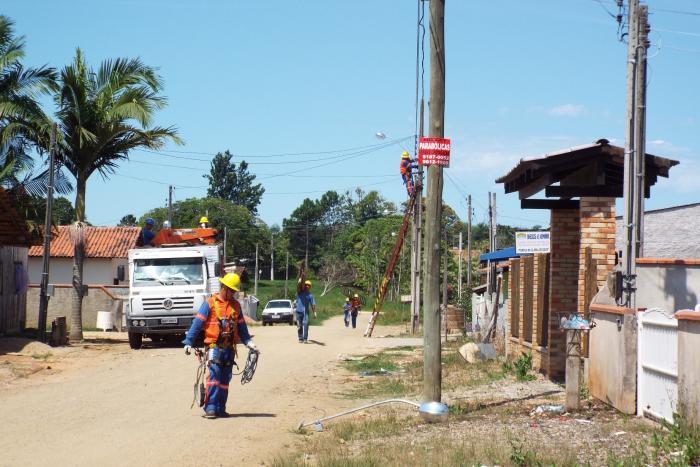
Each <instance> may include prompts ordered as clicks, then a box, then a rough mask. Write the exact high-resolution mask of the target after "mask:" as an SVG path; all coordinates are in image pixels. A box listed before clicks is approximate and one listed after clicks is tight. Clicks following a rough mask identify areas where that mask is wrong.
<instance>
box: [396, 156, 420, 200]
mask: <svg viewBox="0 0 700 467" xmlns="http://www.w3.org/2000/svg"><path fill="white" fill-rule="evenodd" d="M416 167H417V164H416V161H415V160H414V159H411V155H410V154H409V153H408V151H404V152H402V153H401V165H400V166H399V170H400V172H401V178H402V179H403V184H404V185H406V192H407V193H408V196H409V197H410V196H412V195H413V189H414V188H413V174H412V173H411V170H412V169H414V168H416Z"/></svg>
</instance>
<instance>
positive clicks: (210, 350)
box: [182, 294, 251, 416]
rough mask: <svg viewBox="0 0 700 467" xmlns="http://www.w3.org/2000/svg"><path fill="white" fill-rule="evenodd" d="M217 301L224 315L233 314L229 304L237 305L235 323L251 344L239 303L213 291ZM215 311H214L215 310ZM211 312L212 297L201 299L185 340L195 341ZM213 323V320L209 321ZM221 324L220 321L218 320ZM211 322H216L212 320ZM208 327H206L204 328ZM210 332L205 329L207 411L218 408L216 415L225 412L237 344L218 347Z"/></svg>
mask: <svg viewBox="0 0 700 467" xmlns="http://www.w3.org/2000/svg"><path fill="white" fill-rule="evenodd" d="M211 299H213V300H214V301H216V304H217V306H219V310H220V311H219V313H220V315H221V316H224V317H225V316H231V317H232V316H233V314H232V310H231V309H230V308H227V307H231V308H235V309H236V310H237V311H238V317H237V319H236V320H235V323H231V324H234V325H235V326H236V329H235V331H236V335H237V336H238V338H240V340H241V342H242V343H243V344H246V345H247V344H248V342H250V340H251V337H250V333H249V332H248V326H247V325H246V323H245V317H244V316H243V313H242V312H240V309H241V308H240V305H239V304H238V302H237V301H236V302H235V304H231V303H227V302H226V301H224V300H221V298H220V297H219V295H218V294H217V295H214V296H212V297H211V298H210V300H211ZM214 313H215V312H214ZM211 314H212V310H211V307H210V306H209V300H206V301H205V302H204V303H202V306H201V307H200V308H199V312H198V313H197V315H196V316H195V319H194V320H193V321H192V325H191V326H190V329H189V330H188V331H187V335H186V336H185V340H184V341H182V343H183V344H185V345H189V346H192V343H193V342H194V340H195V339H196V338H197V336H198V335H199V333H200V332H201V331H202V329H203V328H204V327H205V324H206V323H207V322H208V321H209V316H210V315H211ZM216 318H217V316H216V315H215V316H214V321H218V320H217V319H216ZM209 322H210V323H211V321H209ZM216 325H218V323H217V324H216ZM208 326H213V323H212V324H209V325H208ZM205 331H206V330H205ZM207 336H208V333H207V332H205V345H206V347H207V363H208V365H209V378H208V380H207V383H206V384H207V397H206V404H205V406H204V411H205V413H210V412H212V411H213V412H215V413H216V414H217V415H219V416H220V415H224V414H225V413H226V401H227V400H228V387H229V382H230V381H231V376H232V373H233V365H234V364H235V361H234V358H235V356H236V350H235V344H233V345H229V346H227V347H219V345H218V344H217V343H216V342H207V340H208V339H209V338H208V337H207Z"/></svg>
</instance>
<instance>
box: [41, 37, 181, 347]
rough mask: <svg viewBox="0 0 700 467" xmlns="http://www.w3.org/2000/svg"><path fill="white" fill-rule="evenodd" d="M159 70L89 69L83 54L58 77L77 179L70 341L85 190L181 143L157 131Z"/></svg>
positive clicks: (114, 65) (66, 157) (65, 152)
mask: <svg viewBox="0 0 700 467" xmlns="http://www.w3.org/2000/svg"><path fill="white" fill-rule="evenodd" d="M162 87H163V84H162V81H161V79H160V77H159V76H158V75H157V74H156V72H155V69H154V68H151V67H149V66H147V65H145V64H144V63H143V62H141V60H139V59H128V58H117V59H115V60H105V61H104V62H102V64H101V65H100V67H99V69H98V70H93V69H92V68H89V67H88V65H87V63H86V62H85V59H84V58H83V54H82V52H81V51H80V49H77V50H76V53H75V58H74V60H73V63H71V64H70V65H67V66H65V67H64V68H63V69H62V70H61V72H60V77H59V91H58V92H57V93H56V96H55V101H56V106H57V108H58V112H57V117H58V121H59V131H60V135H59V141H60V142H61V144H60V145H59V151H58V153H59V160H60V162H61V163H62V164H63V166H64V167H66V168H67V169H68V171H69V172H70V173H71V174H72V175H73V176H74V177H75V181H76V195H75V217H76V223H75V224H74V227H73V230H72V239H73V243H74V246H75V255H74V262H73V299H72V307H71V332H70V337H71V339H73V340H74V341H79V340H81V339H82V337H83V332H82V301H83V255H84V250H85V243H84V239H85V236H84V232H83V228H84V221H85V191H86V187H87V181H88V179H89V178H90V176H92V175H93V174H94V173H95V172H98V173H99V174H100V175H101V176H102V177H108V176H109V175H110V174H112V173H114V171H115V170H116V169H117V167H118V166H119V163H120V162H123V161H125V160H127V159H128V157H129V152H130V151H131V150H133V149H136V148H141V147H146V148H150V149H158V148H160V147H162V146H163V145H164V144H165V142H166V141H168V140H171V141H175V142H176V143H179V142H180V140H179V138H178V137H177V133H176V130H175V128H174V127H168V128H163V127H159V126H153V125H152V120H153V116H154V114H155V112H156V111H157V110H159V109H161V108H163V107H164V106H165V105H166V99H165V97H163V96H162V95H161V94H160V91H161V90H162Z"/></svg>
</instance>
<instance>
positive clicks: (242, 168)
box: [204, 150, 265, 215]
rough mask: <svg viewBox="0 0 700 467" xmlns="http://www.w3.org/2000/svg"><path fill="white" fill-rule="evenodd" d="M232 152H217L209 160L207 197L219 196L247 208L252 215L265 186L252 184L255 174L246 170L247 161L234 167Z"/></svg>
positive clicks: (255, 212)
mask: <svg viewBox="0 0 700 467" xmlns="http://www.w3.org/2000/svg"><path fill="white" fill-rule="evenodd" d="M232 159H233V154H231V153H230V152H229V151H228V150H226V151H224V152H223V153H221V152H220V153H217V154H216V156H214V159H212V161H211V168H210V169H209V175H204V178H206V179H207V180H209V190H207V196H208V197H209V198H221V199H225V200H228V201H232V202H234V203H236V204H240V205H242V206H245V207H246V208H248V210H249V211H250V212H252V213H253V215H257V214H258V205H259V204H260V200H261V199H262V195H263V193H265V188H263V186H262V185H261V184H260V183H257V184H254V183H253V182H254V181H255V175H253V174H251V173H250V172H248V163H247V162H246V161H241V163H240V164H238V167H236V164H235V163H234V162H232Z"/></svg>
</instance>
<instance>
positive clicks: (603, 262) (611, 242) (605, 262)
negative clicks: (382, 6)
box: [577, 198, 615, 313]
mask: <svg viewBox="0 0 700 467" xmlns="http://www.w3.org/2000/svg"><path fill="white" fill-rule="evenodd" d="M586 247H590V248H591V253H592V258H593V260H595V263H596V279H597V282H598V287H599V288H600V287H603V286H604V285H605V281H606V279H607V277H608V273H610V271H612V270H613V267H614V266H615V198H581V244H580V253H579V262H580V264H581V268H580V270H579V275H578V307H577V309H578V311H579V312H580V313H583V312H585V311H586V310H585V308H586V305H587V304H586V303H584V296H585V289H584V287H585V280H584V279H585V275H586V271H585V270H584V267H583V264H584V254H585V253H584V250H585V248H586Z"/></svg>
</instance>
